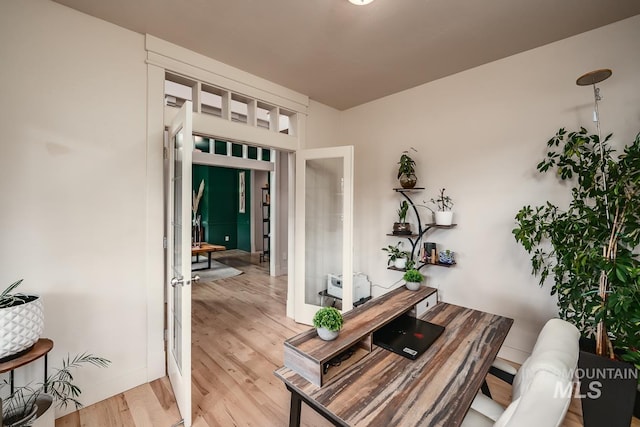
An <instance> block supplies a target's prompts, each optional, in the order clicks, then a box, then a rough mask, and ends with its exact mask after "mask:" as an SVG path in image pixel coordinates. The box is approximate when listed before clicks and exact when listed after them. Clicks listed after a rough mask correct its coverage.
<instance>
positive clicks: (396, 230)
mask: <svg viewBox="0 0 640 427" xmlns="http://www.w3.org/2000/svg"><path fill="white" fill-rule="evenodd" d="M408 210H409V203H407V201H406V200H403V201H402V203H400V208H399V209H398V211H397V213H398V222H394V223H393V234H399V235H406V234H411V224H409V223H408V222H407V211H408Z"/></svg>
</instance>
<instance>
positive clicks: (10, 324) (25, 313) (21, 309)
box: [0, 297, 44, 359]
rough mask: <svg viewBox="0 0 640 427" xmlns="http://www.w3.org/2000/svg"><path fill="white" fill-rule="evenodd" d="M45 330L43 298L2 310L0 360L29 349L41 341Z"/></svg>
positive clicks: (0, 318)
mask: <svg viewBox="0 0 640 427" xmlns="http://www.w3.org/2000/svg"><path fill="white" fill-rule="evenodd" d="M43 330H44V311H43V308H42V298H40V297H36V298H35V299H34V300H33V301H30V302H27V303H25V304H20V305H16V306H13V307H7V308H0V359H3V358H5V357H9V356H12V355H14V354H17V353H20V352H21V351H24V350H27V349H29V348H30V347H31V346H33V345H34V344H35V343H36V342H37V341H38V339H40V336H41V335H42V331H43Z"/></svg>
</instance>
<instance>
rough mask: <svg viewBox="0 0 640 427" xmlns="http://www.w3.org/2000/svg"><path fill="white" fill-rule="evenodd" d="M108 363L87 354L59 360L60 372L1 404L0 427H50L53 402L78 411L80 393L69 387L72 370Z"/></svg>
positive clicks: (21, 390)
mask: <svg viewBox="0 0 640 427" xmlns="http://www.w3.org/2000/svg"><path fill="white" fill-rule="evenodd" d="M110 363H111V362H110V361H109V360H107V359H104V358H102V357H97V356H94V355H92V354H87V353H83V354H80V355H77V356H75V357H74V358H70V357H69V356H67V357H66V358H64V359H63V360H62V368H60V369H54V370H55V373H54V374H52V375H50V376H48V377H47V378H46V380H45V381H44V382H43V383H39V384H37V385H35V386H32V385H26V386H23V387H18V388H16V389H15V390H14V391H13V393H12V394H11V395H9V397H7V398H5V399H4V400H3V401H2V405H0V406H1V407H2V408H3V409H2V412H1V415H2V417H1V418H0V421H2V422H0V425H3V426H7V427H19V426H33V427H40V426H42V427H46V426H52V427H53V424H54V419H55V416H54V412H53V410H52V408H51V406H52V404H53V402H54V401H57V402H58V407H59V408H66V407H67V405H69V404H73V405H74V406H75V408H76V409H80V408H81V407H82V404H81V403H80V401H79V400H78V397H79V396H80V394H81V393H82V390H80V388H79V387H78V386H77V385H76V384H74V383H73V374H72V370H74V369H76V368H79V367H81V366H83V365H86V364H90V365H94V366H98V367H103V368H104V367H107V366H108V365H109V364H110ZM5 385H7V381H6V380H5V381H3V382H2V383H0V388H2V387H4V386H5Z"/></svg>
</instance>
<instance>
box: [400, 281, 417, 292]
mask: <svg viewBox="0 0 640 427" xmlns="http://www.w3.org/2000/svg"><path fill="white" fill-rule="evenodd" d="M404 285H405V286H406V287H407V289H409V290H410V291H417V290H418V289H420V282H405V284H404Z"/></svg>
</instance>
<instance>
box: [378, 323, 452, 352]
mask: <svg viewBox="0 0 640 427" xmlns="http://www.w3.org/2000/svg"><path fill="white" fill-rule="evenodd" d="M443 331H444V326H440V325H435V324H433V323H429V322H426V321H424V320H420V319H416V318H414V317H411V316H409V315H407V314H403V315H402V316H400V317H398V318H397V319H395V320H393V321H392V322H391V323H388V324H387V325H385V326H383V327H382V328H380V329H378V330H377V331H375V332H374V333H373V343H374V344H375V345H377V346H379V347H382V348H384V349H387V350H389V351H392V352H394V353H398V354H400V355H402V356H404V357H408V358H409V359H412V360H415V359H416V358H417V357H418V356H420V355H421V354H422V353H424V352H425V350H426V349H428V348H429V347H430V346H431V344H433V342H434V341H435V340H436V339H437V338H438V337H439V336H440V334H442V332H443Z"/></svg>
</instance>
